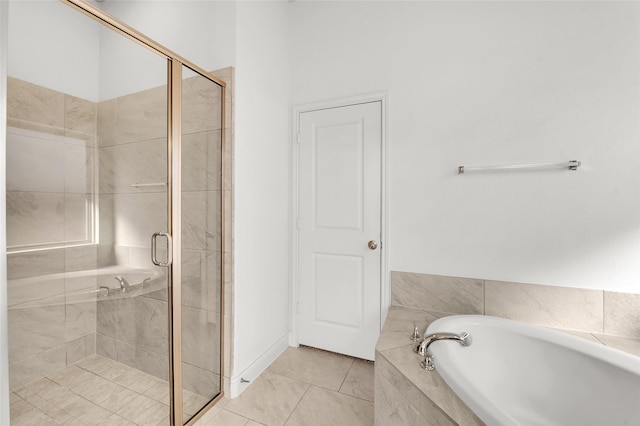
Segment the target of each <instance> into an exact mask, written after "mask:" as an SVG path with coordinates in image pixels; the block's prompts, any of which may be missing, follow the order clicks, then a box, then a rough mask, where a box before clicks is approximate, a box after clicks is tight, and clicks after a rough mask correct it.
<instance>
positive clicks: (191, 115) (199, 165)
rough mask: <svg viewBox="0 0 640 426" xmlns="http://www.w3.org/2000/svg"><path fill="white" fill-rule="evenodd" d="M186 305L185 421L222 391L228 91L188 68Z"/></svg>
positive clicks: (183, 293)
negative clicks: (224, 157)
mask: <svg viewBox="0 0 640 426" xmlns="http://www.w3.org/2000/svg"><path fill="white" fill-rule="evenodd" d="M182 78H183V80H182V128H181V131H182V146H181V154H182V155H181V167H180V169H181V178H182V179H181V190H182V197H181V204H182V206H181V213H182V228H181V229H180V232H181V242H182V256H181V303H182V316H181V318H182V321H181V336H182V387H183V400H182V402H183V411H184V419H185V420H186V419H189V418H192V417H193V416H194V415H195V414H197V413H198V412H199V411H200V410H201V409H202V408H203V407H204V406H205V405H206V404H208V403H209V401H211V400H212V399H214V398H215V397H216V396H217V395H218V394H220V392H222V387H221V384H222V382H221V380H220V376H221V374H222V368H221V354H222V350H221V348H222V340H221V339H222V311H221V296H222V285H223V283H222V272H221V271H222V249H223V248H222V209H221V206H222V179H221V175H222V128H221V127H222V122H221V113H220V111H221V105H222V89H221V87H220V86H218V85H217V84H216V83H214V82H213V81H211V80H209V79H208V78H206V77H204V76H202V75H200V74H197V73H195V72H193V71H192V70H191V69H189V68H188V67H183V68H182Z"/></svg>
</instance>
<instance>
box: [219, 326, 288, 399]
mask: <svg viewBox="0 0 640 426" xmlns="http://www.w3.org/2000/svg"><path fill="white" fill-rule="evenodd" d="M288 347H289V334H286V335H285V336H282V338H280V339H279V340H278V341H277V342H276V343H275V344H274V345H273V346H271V347H270V348H269V349H268V350H267V351H266V352H265V353H263V354H262V355H260V357H259V358H258V359H256V360H255V361H254V362H253V363H252V364H251V365H250V366H249V367H247V368H245V369H244V370H243V371H241V372H240V373H238V374H236V375H235V376H233V377H231V383H230V386H229V395H228V396H229V398H235V397H237V396H238V395H240V394H241V393H242V392H243V391H244V390H245V389H246V388H247V386H249V385H250V384H251V383H245V382H241V381H240V379H245V380H249V382H253V381H254V380H255V379H256V378H257V377H258V376H259V375H260V374H262V372H263V371H264V370H266V369H267V367H269V366H270V365H271V363H272V362H273V361H275V360H276V358H278V357H279V356H280V355H282V353H283V352H284V351H285V350H287V348H288Z"/></svg>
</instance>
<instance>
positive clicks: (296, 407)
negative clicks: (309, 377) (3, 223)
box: [282, 382, 314, 425]
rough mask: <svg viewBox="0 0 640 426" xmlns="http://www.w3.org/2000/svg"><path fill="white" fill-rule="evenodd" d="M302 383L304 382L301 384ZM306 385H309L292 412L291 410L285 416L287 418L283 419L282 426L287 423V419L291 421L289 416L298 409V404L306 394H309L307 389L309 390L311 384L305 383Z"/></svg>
mask: <svg viewBox="0 0 640 426" xmlns="http://www.w3.org/2000/svg"><path fill="white" fill-rule="evenodd" d="M302 383H304V382H302ZM307 385H309V386H308V387H307V389H306V390H305V391H304V393H303V394H302V397H300V399H299V400H298V402H297V403H296V406H295V407H293V410H291V412H290V413H289V415H288V416H287V418H286V419H285V421H284V422H283V423H282V424H283V425H285V424H287V422H288V421H289V419H291V416H292V415H293V413H294V412H295V411H296V410H297V409H298V406H299V405H300V403H301V402H302V400H303V399H304V397H305V396H307V393H308V392H309V389H311V387H312V386H314V385H312V384H310V383H307Z"/></svg>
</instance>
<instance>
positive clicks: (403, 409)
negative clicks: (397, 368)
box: [374, 374, 453, 426]
mask: <svg viewBox="0 0 640 426" xmlns="http://www.w3.org/2000/svg"><path fill="white" fill-rule="evenodd" d="M374 410H375V412H374V420H375V425H376V426H423V425H424V426H433V425H438V423H437V422H436V421H433V422H432V421H431V420H430V419H425V418H424V417H422V416H421V415H420V413H418V410H416V409H415V408H414V407H412V406H411V404H409V402H408V401H407V400H405V399H404V398H403V397H402V395H401V394H400V391H399V389H397V388H396V387H395V386H393V385H392V384H391V382H389V381H388V380H387V379H386V378H385V377H383V376H382V375H381V374H376V375H375V404H374ZM439 424H440V425H443V424H446V423H442V422H440V423H439ZM449 425H452V426H453V423H451V422H449Z"/></svg>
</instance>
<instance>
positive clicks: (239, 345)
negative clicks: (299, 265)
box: [232, 2, 290, 394]
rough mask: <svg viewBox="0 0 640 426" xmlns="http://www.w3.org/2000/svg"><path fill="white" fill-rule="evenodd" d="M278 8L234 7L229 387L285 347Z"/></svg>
mask: <svg viewBox="0 0 640 426" xmlns="http://www.w3.org/2000/svg"><path fill="white" fill-rule="evenodd" d="M288 8H289V5H288V3H286V2H240V3H238V9H237V13H238V16H237V17H238V20H237V24H238V27H237V31H238V32H237V51H236V55H237V56H236V60H237V68H236V98H235V100H236V107H235V111H236V115H235V147H236V148H235V164H234V176H235V212H236V213H235V224H234V233H235V303H234V316H235V322H234V329H235V330H234V340H235V342H234V368H233V377H232V394H234V382H236V383H237V381H238V380H239V377H240V376H242V377H245V378H246V379H249V380H252V379H254V378H255V375H256V374H259V373H260V372H261V371H262V369H263V368H265V367H266V366H268V363H270V362H271V361H272V360H273V358H274V357H275V356H277V355H278V354H279V352H281V350H283V349H284V348H286V346H287V345H288V333H289V321H288V319H289V161H290V157H289V144H290V141H289V130H288V129H289V114H290V100H289V82H290V75H289V63H288V59H289V56H288V53H289V52H288V49H287V46H288V10H289V9H288Z"/></svg>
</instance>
